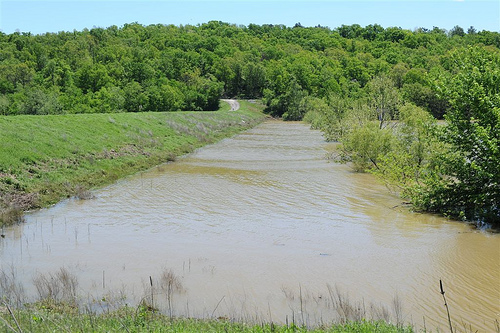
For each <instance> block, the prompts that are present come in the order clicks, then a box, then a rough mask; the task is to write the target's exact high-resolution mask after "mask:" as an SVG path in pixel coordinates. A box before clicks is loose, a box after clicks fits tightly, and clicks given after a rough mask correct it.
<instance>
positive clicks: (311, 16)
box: [0, 0, 500, 34]
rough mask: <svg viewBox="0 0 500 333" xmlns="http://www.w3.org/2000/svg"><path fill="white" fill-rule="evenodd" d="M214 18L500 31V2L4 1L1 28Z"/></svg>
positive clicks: (288, 23)
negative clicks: (456, 26) (472, 28)
mask: <svg viewBox="0 0 500 333" xmlns="http://www.w3.org/2000/svg"><path fill="white" fill-rule="evenodd" d="M211 20H217V21H223V22H228V23H234V24H241V25H248V24H250V23H255V24H259V25H260V24H284V25H286V26H293V25H294V24H295V23H297V22H300V23H301V24H302V25H304V26H316V25H318V24H320V25H322V26H328V27H330V28H336V27H339V26H341V25H342V24H354V23H357V24H360V25H361V26H366V25H369V24H375V23H377V24H380V25H382V26H383V27H385V28H387V27H394V26H395V27H401V28H404V29H410V30H413V29H415V28H418V27H424V28H428V29H432V28H433V27H434V26H437V27H439V28H443V29H447V30H450V29H451V28H453V27H454V26H455V25H459V26H461V27H462V28H464V29H465V30H467V28H469V27H470V26H474V27H475V28H476V29H477V30H479V31H480V30H490V31H500V0H462V1H458V0H432V1H431V0H418V1H415V0H392V1H379V0H365V1H361V0H350V1H346V0H316V1H303V0H254V1H248V0H232V1H228V0H218V1H213V0H184V1H178V0H144V1H133V0H106V1H98V0H85V1H82V0H65V1H64V0H55V1H41V0H29V1H26V0H10V1H9V0H7V1H6V0H0V30H1V31H3V32H4V33H7V34H10V33H13V32H15V31H20V32H28V31H29V32H32V33H35V34H40V33H45V32H58V31H73V30H74V29H76V30H82V29H84V28H89V29H91V28H93V27H103V28H106V27H108V26H111V25H117V26H119V27H120V26H122V25H123V24H125V23H132V22H138V23H140V24H144V25H149V24H157V23H161V24H175V25H179V24H191V25H197V24H200V23H205V22H208V21H211Z"/></svg>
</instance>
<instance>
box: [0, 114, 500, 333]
mask: <svg viewBox="0 0 500 333" xmlns="http://www.w3.org/2000/svg"><path fill="white" fill-rule="evenodd" d="M332 145H334V144H331V143H326V142H324V140H323V138H322V136H321V134H320V133H319V132H315V131H310V130H309V128H308V127H307V125H305V124H302V123H283V122H279V121H269V122H266V123H264V124H262V125H260V126H258V127H256V128H254V129H252V130H249V131H247V132H245V133H243V134H241V135H238V136H236V137H234V138H231V139H225V140H223V141H221V142H219V143H218V144H215V145H212V146H208V147H205V148H202V149H199V150H198V151H196V152H195V153H194V154H191V155H189V156H186V157H184V158H181V159H179V160H178V161H177V162H175V163H172V164H168V165H164V166H162V167H158V168H153V169H151V170H150V171H148V172H144V173H140V174H138V175H135V176H133V177H130V178H128V179H125V180H122V181H119V182H118V183H117V184H115V185H112V186H109V187H107V188H105V189H102V190H99V191H95V192H94V195H95V197H96V198H95V199H93V200H87V201H80V200H69V201H67V202H64V203H61V204H59V205H56V206H55V207H52V208H50V209H44V210H41V211H39V212H35V213H33V214H29V215H28V216H27V223H25V224H23V225H20V226H14V227H11V228H8V229H7V230H6V233H7V234H8V235H7V236H8V237H6V238H5V239H4V240H0V258H1V261H0V263H1V265H2V266H1V268H2V269H6V268H8V267H9V266H10V265H13V266H15V267H16V270H17V271H18V275H19V276H20V280H23V281H24V283H25V284H26V285H27V286H28V285H30V284H31V279H32V277H33V276H34V274H35V272H53V271H57V270H58V269H59V268H60V267H62V266H64V267H65V268H66V269H68V270H70V271H71V272H72V273H74V274H76V275H77V276H78V280H79V286H80V288H81V290H84V291H86V292H89V293H96V294H103V293H105V292H110V291H111V290H120V289H124V293H125V294H127V295H128V296H129V297H131V298H133V297H135V299H136V300H140V299H141V298H143V297H145V295H148V293H147V292H145V290H148V289H147V286H148V285H149V277H150V276H152V277H153V282H154V281H156V280H160V279H161V275H162V272H164V271H165V270H171V271H172V272H173V274H175V276H176V277H178V278H179V280H180V283H182V287H183V292H182V293H180V292H179V293H176V294H175V295H173V297H172V299H171V302H174V306H173V308H174V309H175V312H176V313H174V314H176V315H189V316H196V315H199V316H205V317H210V316H211V315H213V316H228V317H232V316H241V317H245V316H247V317H255V316H259V317H260V318H264V319H266V320H271V321H277V322H284V321H285V320H286V318H292V316H296V318H301V319H302V318H303V319H304V321H307V322H308V323H309V324H314V323H320V322H321V321H325V322H327V321H328V319H329V318H330V317H333V312H334V311H333V301H332V297H331V296H330V295H337V294H341V295H346V296H345V298H349V299H350V300H352V303H354V304H359V305H360V306H365V307H366V308H369V307H370V303H372V302H373V303H375V305H380V304H385V305H386V306H387V308H388V311H389V312H390V314H391V315H392V316H394V313H393V312H394V311H393V310H392V309H393V307H392V306H391V304H392V303H393V301H394V298H395V297H396V296H397V299H398V303H400V305H401V307H402V310H401V311H402V314H400V316H401V317H402V319H403V320H404V321H405V322H412V323H415V324H417V325H419V326H420V327H422V324H423V318H425V323H426V327H427V329H434V328H435V327H441V329H446V328H447V318H446V310H445V308H444V306H443V302H442V296H441V294H440V290H439V280H440V279H441V280H442V281H443V283H444V284H445V286H446V297H447V301H448V305H449V309H450V313H451V319H452V322H453V323H455V324H456V325H461V324H462V323H469V324H470V325H471V327H472V328H473V329H474V330H476V329H477V330H479V331H480V332H488V331H492V330H494V322H495V320H498V319H499V313H500V309H499V307H500V305H499V304H498V299H499V298H500V287H499V285H498V283H497V282H498V280H499V278H500V253H499V249H500V238H499V235H493V234H487V233H484V232H481V231H478V230H473V229H471V228H470V227H469V226H467V225H465V224H461V223H456V222H453V221H449V220H446V219H443V218H440V217H436V216H433V215H426V214H416V213H412V212H410V211H408V210H407V209H406V208H405V207H404V206H401V205H400V200H399V199H398V198H396V197H393V196H391V195H390V194H389V193H388V192H387V190H386V189H385V187H384V186H383V185H380V184H379V183H377V181H376V180H375V179H374V178H373V177H372V176H371V175H366V174H356V173H353V172H351V171H350V169H349V167H348V166H346V165H339V164H336V163H331V162H329V161H328V160H327V159H326V158H325V156H326V154H327V152H328V151H329V150H330V149H331V147H332ZM27 288H28V287H27ZM337 290H338V292H337ZM28 291H29V290H28ZM163 299H165V297H163ZM334 299H338V295H337V296H336V298H335V297H334ZM363 300H365V301H363ZM164 301H165V300H164ZM214 309H215V310H214ZM382 312H383V311H382ZM382 314H383V313H382ZM382 314H380V315H382ZM297 316H298V317H297Z"/></svg>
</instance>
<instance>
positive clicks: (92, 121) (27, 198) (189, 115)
mask: <svg viewBox="0 0 500 333" xmlns="http://www.w3.org/2000/svg"><path fill="white" fill-rule="evenodd" d="M240 103H241V109H240V110H238V111H230V110H229V107H228V106H227V105H225V104H223V105H221V108H220V110H219V111H212V112H201V111H198V112H144V113H111V114H74V115H52V116H50V115H49V116H2V117H0V129H1V131H0V139H1V140H2V142H7V144H5V145H4V146H3V147H2V148H1V150H2V151H0V153H1V154H0V227H5V226H7V225H11V224H15V223H19V222H22V221H23V212H24V211H28V210H33V209H38V208H43V207H47V206H50V205H52V204H55V203H57V202H59V201H61V200H63V199H65V198H70V197H77V198H80V199H88V198H89V197H90V196H91V195H92V194H91V193H90V191H89V190H91V189H94V188H98V187H102V186H106V185H109V184H112V183H114V182H115V181H117V180H118V179H121V178H123V177H125V176H128V175H131V174H134V173H136V172H139V171H143V170H146V169H148V168H151V167H153V166H156V165H159V164H162V163H165V162H171V161H175V159H176V158H177V157H178V156H182V155H185V154H187V153H190V152H192V151H194V150H195V149H197V148H199V147H202V146H204V145H207V144H211V143H215V142H217V141H219V140H221V139H223V138H227V137H230V136H233V135H234V134H236V133H239V132H241V131H244V130H246V129H249V128H251V127H253V126H255V125H257V124H258V123H260V122H262V121H263V120H264V119H266V116H265V115H264V114H263V113H262V110H263V106H262V105H260V104H256V103H250V102H247V101H240Z"/></svg>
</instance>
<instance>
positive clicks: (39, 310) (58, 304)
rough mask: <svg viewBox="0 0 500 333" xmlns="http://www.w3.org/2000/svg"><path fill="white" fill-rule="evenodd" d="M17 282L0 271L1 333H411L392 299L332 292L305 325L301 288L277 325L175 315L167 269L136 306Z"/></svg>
mask: <svg viewBox="0 0 500 333" xmlns="http://www.w3.org/2000/svg"><path fill="white" fill-rule="evenodd" d="M15 281H16V272H15V269H14V268H13V267H11V270H10V271H9V272H6V271H3V270H1V269H0V331H3V332H56V331H57V332H391V333H392V332H398V333H410V332H417V331H416V330H415V329H414V328H413V326H411V325H408V324H406V323H404V322H403V313H402V304H401V302H400V300H399V298H398V297H395V298H394V300H393V304H392V307H393V308H392V309H390V308H388V307H385V306H383V305H374V303H370V304H365V301H362V302H353V301H352V299H350V298H349V296H348V294H347V293H344V292H342V291H340V290H339V289H338V288H337V287H332V286H330V285H327V290H328V294H327V295H324V296H325V297H324V298H325V299H324V301H325V302H326V303H327V304H328V307H327V311H330V312H331V314H333V316H329V317H330V318H336V319H325V320H321V321H320V322H316V323H314V324H311V323H309V322H308V320H307V319H305V317H308V316H309V315H310V313H308V311H307V310H306V307H308V306H310V305H312V304H310V303H308V302H311V299H310V298H309V296H308V295H307V292H304V291H303V290H302V288H301V287H299V290H298V291H295V290H289V289H283V294H284V296H285V298H286V302H287V303H288V305H289V307H290V309H291V311H292V313H291V315H290V316H288V315H287V316H286V318H282V320H280V323H276V322H275V321H273V320H272V319H265V317H262V316H261V315H259V314H257V313H255V314H253V315H252V314H249V313H246V314H244V313H239V314H238V313H236V312H234V311H233V310H231V309H229V308H228V309H226V310H222V309H221V311H219V310H218V307H219V304H220V303H221V302H219V303H218V304H217V305H216V306H215V308H214V309H210V311H208V312H206V313H204V314H201V315H196V316H194V317H192V316H190V314H189V313H185V312H184V313H183V312H182V310H181V311H180V312H178V311H177V310H179V309H174V307H175V306H176V305H177V306H178V305H179V304H178V303H176V302H174V301H173V300H174V299H175V298H176V297H178V296H179V295H181V294H183V293H184V292H185V291H186V290H185V287H184V285H183V284H182V281H181V278H180V277H179V276H177V275H176V274H175V273H174V272H173V271H172V270H170V269H165V270H163V272H161V273H160V275H159V276H157V277H151V276H150V277H149V282H150V283H149V284H145V285H144V290H143V297H142V298H141V299H140V301H138V302H136V303H134V305H131V304H132V303H131V302H130V301H129V300H128V299H127V296H126V295H125V294H124V293H123V292H120V293H116V294H114V293H112V292H110V291H109V290H108V291H107V292H106V294H104V295H102V296H98V297H97V296H90V295H87V296H82V295H80V294H78V292H77V290H78V285H79V283H78V279H77V277H76V276H75V275H74V274H72V273H71V272H70V271H68V270H67V269H65V268H60V269H59V270H57V271H55V272H53V273H45V274H42V273H39V274H38V275H37V276H35V277H34V278H33V284H34V285H35V287H36V294H37V295H36V298H34V299H30V300H28V298H27V297H26V295H25V293H24V288H23V286H21V285H19V284H18V283H16V282H15ZM103 287H104V286H103ZM315 298H316V299H317V297H315ZM221 301H222V299H221ZM316 301H317V300H316ZM293 302H295V303H296V304H295V305H294V304H292V303H293ZM162 304H163V305H162ZM294 309H295V310H294ZM299 309H300V311H298V310H299ZM216 310H217V311H216ZM255 311H258V310H255ZM173 314H174V315H173ZM324 315H326V313H324ZM325 318H326V317H325ZM275 320H276V319H275ZM450 325H451V324H450ZM495 327H496V329H495V332H497V333H500V326H499V325H498V322H496V326H495ZM450 329H451V332H456V333H458V332H463V333H472V332H477V331H474V330H473V329H472V327H471V326H470V325H469V326H467V325H466V324H464V323H462V325H461V326H460V325H458V326H456V325H454V326H453V328H451V326H450ZM418 332H422V333H424V332H439V329H436V330H434V329H432V328H431V330H427V328H425V326H424V328H422V329H420V330H418Z"/></svg>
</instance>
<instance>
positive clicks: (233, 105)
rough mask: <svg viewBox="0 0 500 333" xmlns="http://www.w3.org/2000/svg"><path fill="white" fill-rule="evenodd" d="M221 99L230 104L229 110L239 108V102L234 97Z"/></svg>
mask: <svg viewBox="0 0 500 333" xmlns="http://www.w3.org/2000/svg"><path fill="white" fill-rule="evenodd" d="M222 101H224V102H227V103H229V105H231V111H238V110H239V109H240V103H238V101H237V100H235V99H223V100H222Z"/></svg>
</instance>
